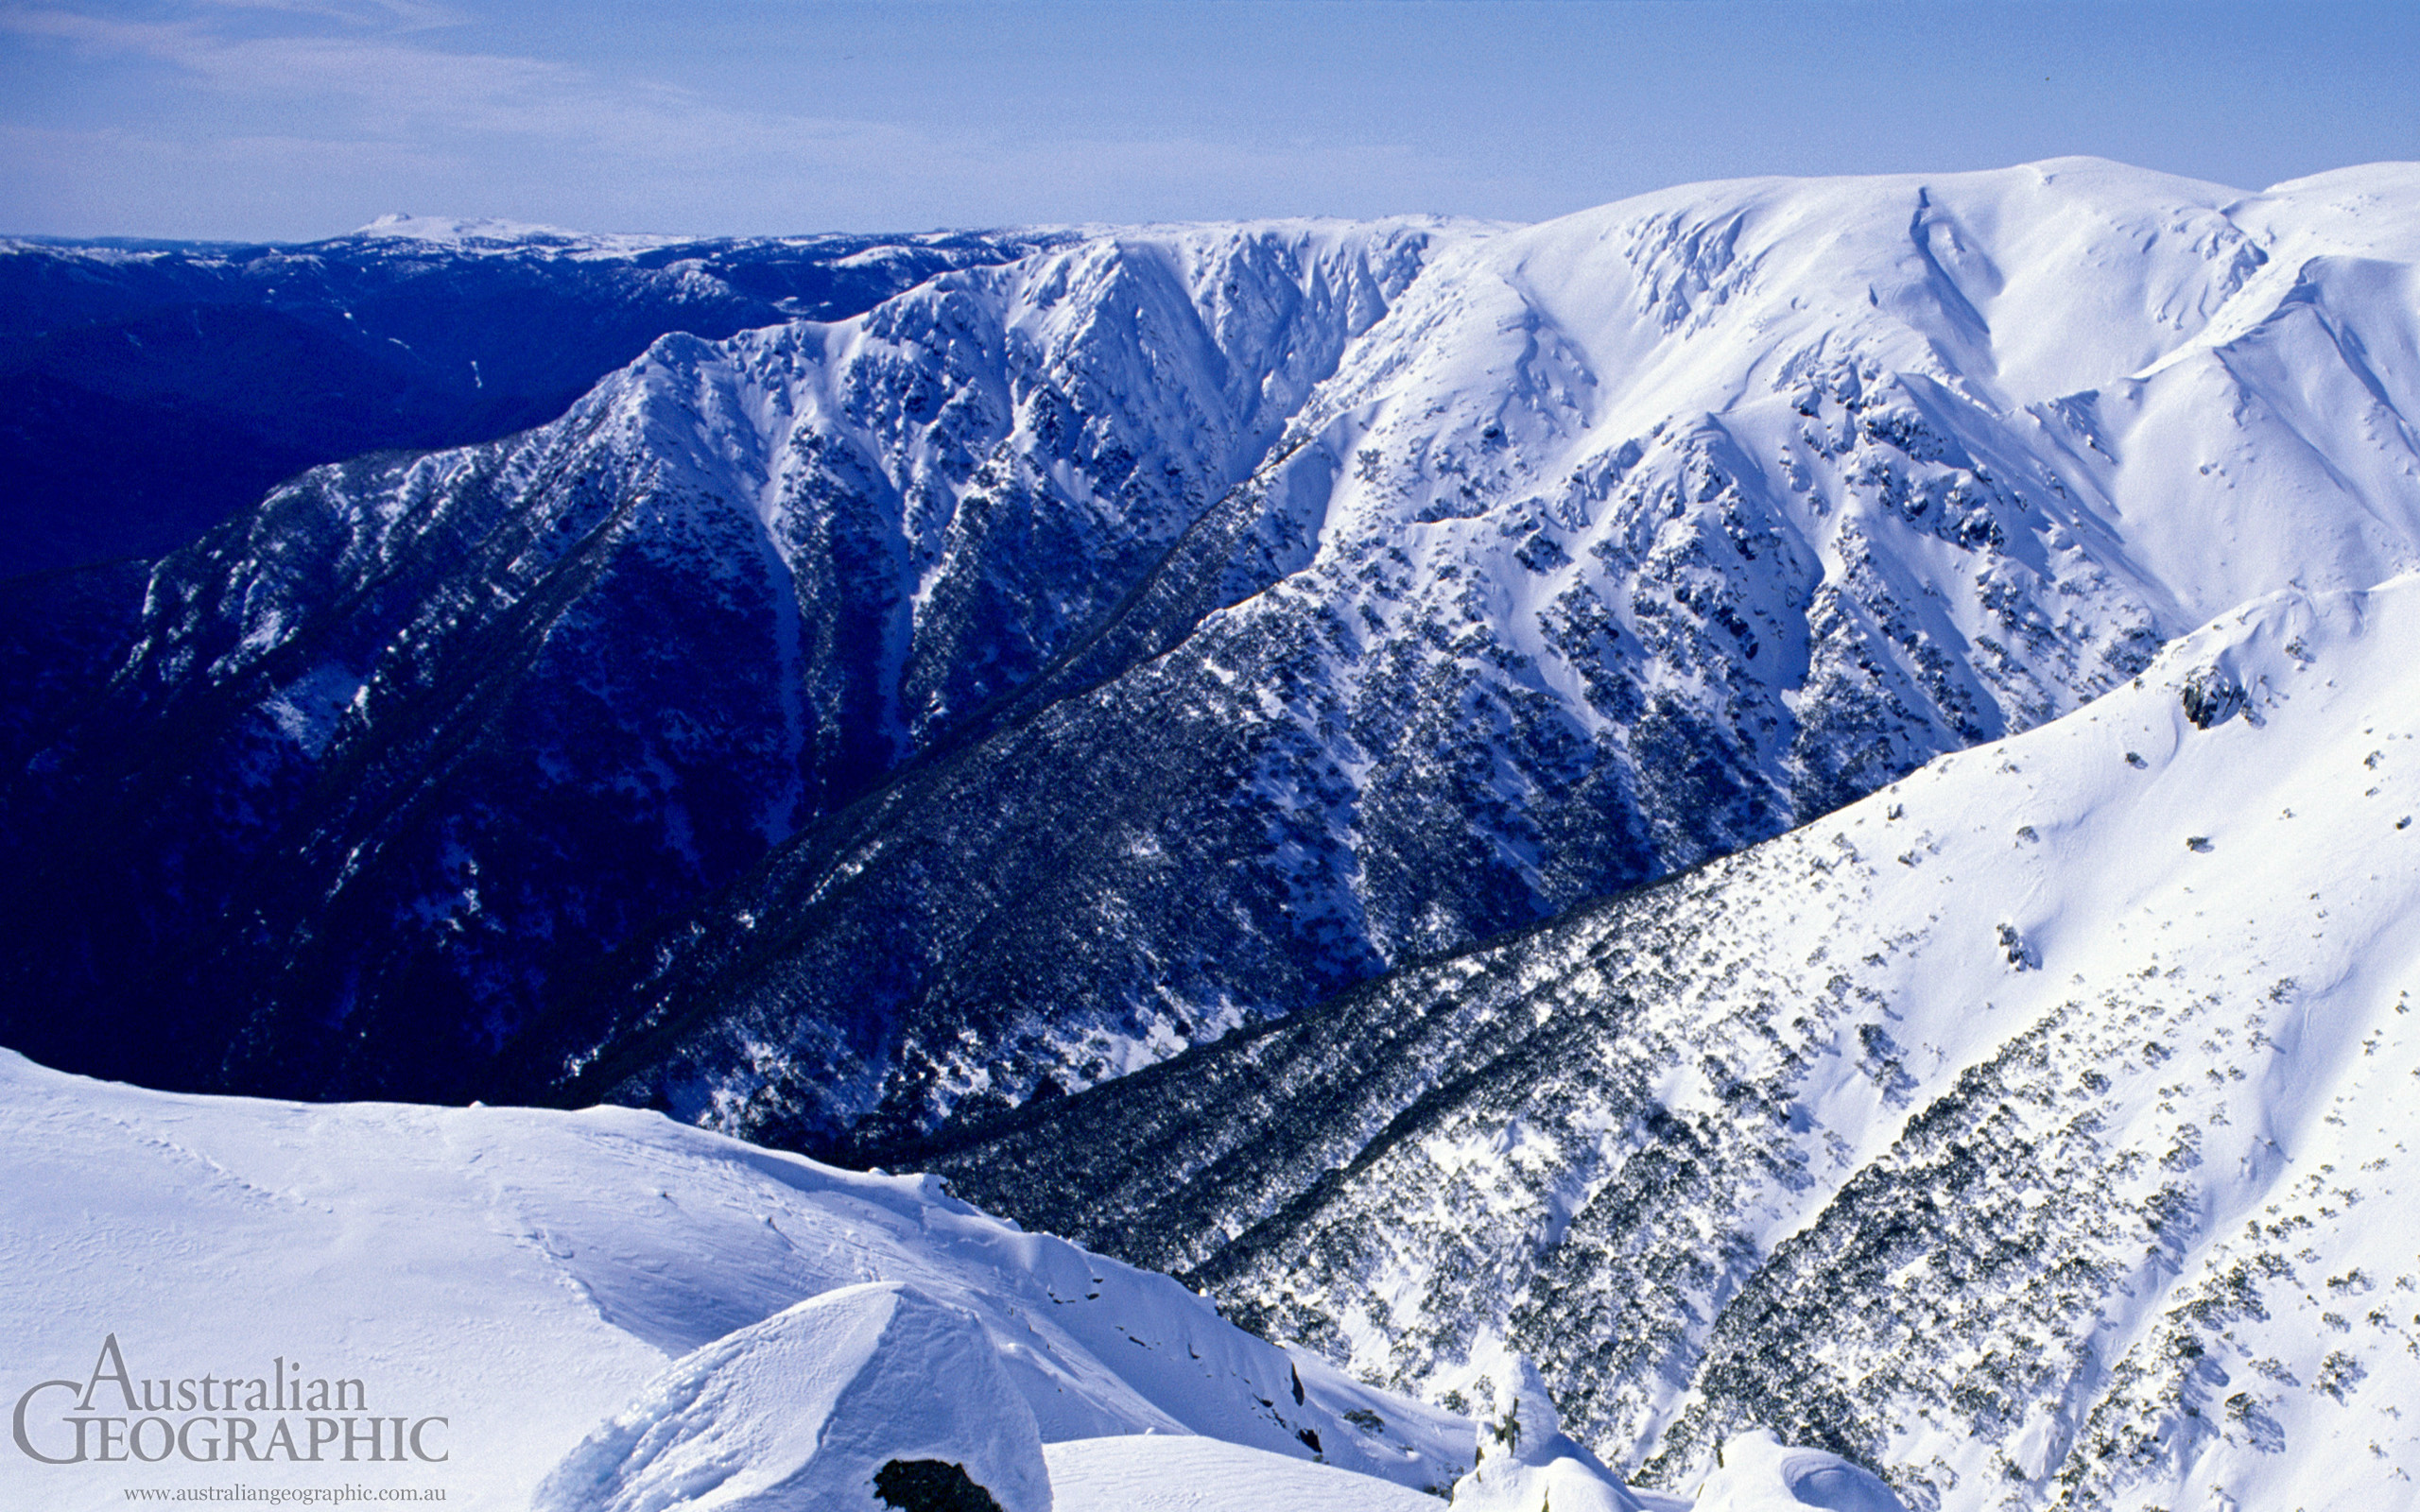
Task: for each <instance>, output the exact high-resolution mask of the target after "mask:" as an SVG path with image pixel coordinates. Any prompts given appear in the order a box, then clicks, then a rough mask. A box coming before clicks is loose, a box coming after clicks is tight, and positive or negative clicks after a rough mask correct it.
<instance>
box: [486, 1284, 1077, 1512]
mask: <svg viewBox="0 0 2420 1512" xmlns="http://www.w3.org/2000/svg"><path fill="white" fill-rule="evenodd" d="M960 1477H962V1478H963V1481H964V1482H966V1483H971V1484H972V1485H973V1486H975V1487H977V1488H979V1489H980V1490H981V1491H982V1492H983V1493H984V1494H985V1495H988V1496H989V1497H990V1499H991V1503H992V1505H993V1506H994V1507H996V1508H997V1509H998V1512H1050V1472H1049V1470H1048V1469H1047V1468H1046V1466H1045V1465H1044V1463H1043V1458H1042V1437H1041V1435H1040V1434H1039V1433H1038V1432H1037V1431H1036V1430H1035V1427H1034V1420H1033V1413H1032V1411H1031V1410H1030V1409H1029V1408H1028V1407H1027V1406H1026V1403H1025V1398H1024V1397H1023V1396H1022V1395H1020V1394H1019V1393H1018V1391H1017V1389H1016V1387H1015V1386H1014V1384H1012V1383H1011V1382H1010V1380H1009V1378H1008V1375H1007V1373H1006V1372H1005V1371H1003V1370H1002V1369H1001V1368H1000V1365H999V1361H998V1358H997V1356H996V1354H995V1352H994V1349H993V1347H992V1344H991V1341H990V1340H989V1338H987V1337H986V1335H985V1333H984V1332H983V1328H982V1325H981V1324H980V1323H979V1322H978V1321H977V1319H976V1318H975V1316H974V1314H970V1313H967V1312H965V1311H963V1310H961V1309H959V1308H955V1307H951V1306H948V1305H947V1304H945V1303H942V1302H939V1301H936V1300H934V1299H933V1298H932V1297H928V1296H926V1295H925V1293H923V1292H921V1291H919V1290H917V1289H916V1288H915V1287H913V1286H908V1285H902V1284H899V1283H896V1282H874V1283H870V1284H867V1285H863V1286H848V1287H843V1288H841V1289H840V1290H838V1291H834V1292H826V1293H824V1294H823V1295H822V1296H821V1297H810V1298H808V1299H807V1300H805V1301H804V1302H801V1303H799V1304H798V1305H797V1306H795V1307H792V1308H789V1309H787V1311H785V1312H781V1313H777V1314H773V1315H772V1316H771V1317H769V1318H767V1319H765V1320H764V1321H763V1322H761V1323H755V1324H752V1325H750V1326H749V1327H747V1328H744V1329H741V1330H739V1331H738V1332H734V1333H731V1334H728V1335H726V1336H725V1337H723V1338H720V1339H717V1340H716V1341H715V1342H714V1343H712V1344H709V1345H707V1346H705V1347H704V1348H703V1349H699V1350H697V1351H695V1352H694V1353H692V1354H690V1355H688V1356H687V1357H686V1358H684V1359H683V1360H681V1361H679V1362H678V1363H677V1364H675V1365H674V1366H672V1367H671V1368H670V1369H668V1370H666V1372H665V1373H664V1375H663V1376H661V1377H659V1378H658V1379H657V1381H656V1383H654V1385H653V1386H651V1387H650V1388H649V1389H648V1393H647V1395H646V1396H645V1397H643V1398H642V1399H641V1400H639V1401H638V1402H636V1403H635V1404H633V1405H632V1406H631V1408H630V1410H629V1411H627V1412H624V1413H623V1414H621V1415H620V1416H619V1417H615V1418H614V1419H613V1420H612V1421H611V1422H609V1423H606V1424H605V1425H604V1426H602V1427H600V1428H598V1429H597V1430H596V1432H595V1433H593V1434H591V1435H589V1436H588V1438H587V1439H586V1440H585V1441H584V1442H582V1443H581V1444H580V1446H579V1448H578V1449H575V1450H573V1451H572V1452H571V1453H569V1454H568V1455H566V1456H564V1458H563V1461H562V1464H560V1465H558V1466H557V1467H556V1468H555V1469H554V1472H553V1473H552V1474H550V1475H548V1476H547V1477H546V1479H545V1481H544V1483H542V1484H541V1485H540V1486H539V1487H538V1494H537V1496H536V1498H535V1500H534V1501H533V1503H532V1506H533V1507H534V1508H536V1509H537V1512H666V1509H668V1508H674V1507H683V1508H696V1509H699V1512H703V1509H705V1508H709V1507H711V1508H715V1509H717V1512H742V1509H747V1512H776V1509H780V1512H788V1509H792V1508H807V1507H813V1508H817V1509H819V1512H821V1509H824V1508H829V1509H831V1512H884V1509H886V1508H896V1507H899V1506H902V1505H907V1506H915V1505H919V1504H921V1501H922V1499H917V1498H913V1497H911V1495H910V1494H909V1491H908V1489H904V1488H903V1487H906V1488H913V1487H919V1486H926V1485H936V1486H957V1488H958V1490H959V1501H958V1502H956V1503H951V1502H947V1501H942V1502H937V1503H934V1504H937V1505H967V1504H971V1505H974V1506H977V1507H979V1506H982V1505H983V1504H984V1503H982V1502H981V1501H980V1500H976V1499H971V1498H969V1497H968V1495H967V1492H966V1490H965V1486H963V1485H961V1484H959V1480H960Z"/></svg>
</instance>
